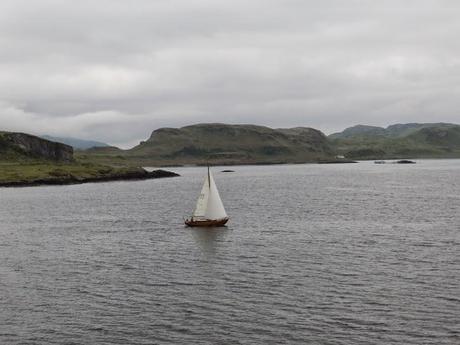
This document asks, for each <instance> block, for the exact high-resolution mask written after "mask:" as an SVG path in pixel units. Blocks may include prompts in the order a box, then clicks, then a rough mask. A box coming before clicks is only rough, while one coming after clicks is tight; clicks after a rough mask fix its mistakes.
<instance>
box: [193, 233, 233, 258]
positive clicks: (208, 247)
mask: <svg viewBox="0 0 460 345" xmlns="http://www.w3.org/2000/svg"><path fill="white" fill-rule="evenodd" d="M186 231H190V233H191V234H192V237H193V239H194V240H195V242H196V243H197V244H198V246H199V247H200V248H201V250H202V251H203V252H205V253H209V254H215V253H216V251H217V248H218V247H219V246H220V245H222V242H223V241H224V239H225V235H226V233H227V232H228V231H229V229H228V227H226V226H220V227H206V228H204V227H203V228H200V227H193V228H187V229H186Z"/></svg>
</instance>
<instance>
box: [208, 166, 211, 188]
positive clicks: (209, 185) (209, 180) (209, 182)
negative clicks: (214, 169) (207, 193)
mask: <svg viewBox="0 0 460 345" xmlns="http://www.w3.org/2000/svg"><path fill="white" fill-rule="evenodd" d="M209 175H210V174H209V161H208V187H209V189H211V176H209Z"/></svg>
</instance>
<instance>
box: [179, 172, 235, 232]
mask: <svg viewBox="0 0 460 345" xmlns="http://www.w3.org/2000/svg"><path fill="white" fill-rule="evenodd" d="M228 219H229V218H228V216H227V212H225V208H224V205H223V204H222V200H221V199H220V195H219V191H218V190H217V186H216V183H215V182H214V178H213V177H212V174H211V171H210V170H209V166H208V174H207V176H206V179H205V180H204V184H203V188H202V189H201V193H200V196H199V197H198V201H197V203H196V208H195V212H193V215H192V217H190V218H189V219H186V220H185V224H186V225H188V226H224V225H225V224H226V223H227V222H228Z"/></svg>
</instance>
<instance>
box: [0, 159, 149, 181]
mask: <svg viewBox="0 0 460 345" xmlns="http://www.w3.org/2000/svg"><path fill="white" fill-rule="evenodd" d="M140 169H141V168H135V167H121V168H114V167H110V166H105V165H100V164H94V163H79V162H75V163H66V164H64V163H52V162H34V163H27V164H21V163H0V183H10V182H24V183H27V182H33V181H37V180H65V179H77V180H84V179H89V178H106V177H111V176H114V175H121V174H125V173H130V172H136V171H139V170H140Z"/></svg>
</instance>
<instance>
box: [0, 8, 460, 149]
mask: <svg viewBox="0 0 460 345" xmlns="http://www.w3.org/2000/svg"><path fill="white" fill-rule="evenodd" d="M459 110H460V1H458V0H452V1H442V0H436V1H435V0H432V1H428V0H413V1H409V0H406V1H404V0H396V1H393V0H385V1H377V0H361V1H358V0H337V1H333V0H321V1H317V0H314V1H313V0H312V1H309V0H222V1H221V0H145V1H144V0H133V1H128V0H88V1H87V0H79V1H66V0H55V1H51V0H34V1H30V0H13V1H10V0H1V1H0V120H1V126H0V130H14V131H23V132H30V133H35V134H51V135H58V136H74V137H79V138H83V139H96V140H101V141H105V142H108V143H111V144H115V145H120V146H123V147H129V146H132V145H135V144H136V143H138V142H139V141H140V140H144V139H145V138H147V137H148V136H149V135H150V133H151V131H152V130H154V129H156V128H159V127H164V126H169V127H176V126H182V125H188V124H193V123H197V122H225V123H254V124H260V125H268V126H271V127H292V126H309V127H314V128H318V129H321V130H322V131H324V132H326V133H331V132H334V131H337V130H342V129H344V128H345V127H347V126H351V125H354V124H358V123H362V124H372V125H388V124H391V123H396V122H435V121H444V122H457V123H460V111H459Z"/></svg>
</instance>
